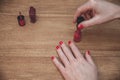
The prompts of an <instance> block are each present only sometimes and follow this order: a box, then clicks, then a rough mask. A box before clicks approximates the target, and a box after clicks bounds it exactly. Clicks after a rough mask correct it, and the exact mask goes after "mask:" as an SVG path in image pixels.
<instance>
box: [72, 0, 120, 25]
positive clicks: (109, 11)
mask: <svg viewBox="0 0 120 80" xmlns="http://www.w3.org/2000/svg"><path fill="white" fill-rule="evenodd" d="M79 16H83V17H84V18H85V21H83V22H82V23H80V24H79V25H78V26H80V25H81V24H82V25H83V26H84V27H89V26H92V25H96V24H101V23H104V22H108V21H110V20H113V19H116V18H120V6H118V5H115V4H113V3H110V2H107V1H105V0H89V1H88V2H86V3H85V4H83V5H82V6H80V7H79V8H78V9H77V11H76V12H75V15H74V21H73V22H74V23H75V22H76V21H77V18H78V17H79Z"/></svg>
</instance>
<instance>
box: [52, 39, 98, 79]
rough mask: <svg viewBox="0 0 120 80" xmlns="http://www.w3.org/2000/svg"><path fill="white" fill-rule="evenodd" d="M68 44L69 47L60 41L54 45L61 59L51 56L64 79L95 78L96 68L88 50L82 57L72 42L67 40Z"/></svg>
mask: <svg viewBox="0 0 120 80" xmlns="http://www.w3.org/2000/svg"><path fill="white" fill-rule="evenodd" d="M68 44H69V48H68V47H67V46H66V45H65V44H64V43H63V42H62V41H61V42H60V45H59V46H57V47H56V50H57V53H58V55H59V57H60V59H61V60H58V59H57V58H56V57H54V56H52V57H51V59H52V61H53V63H54V64H55V66H56V67H57V68H58V69H59V70H60V72H61V74H62V75H63V77H64V78H65V80H97V79H98V78H97V77H98V74H97V68H96V65H95V64H94V62H93V60H92V58H91V56H90V52H89V51H87V52H86V53H85V58H84V57H83V55H82V54H81V53H80V51H79V50H78V48H77V47H76V46H75V44H74V43H73V42H71V41H69V42H68ZM73 55H74V56H73Z"/></svg>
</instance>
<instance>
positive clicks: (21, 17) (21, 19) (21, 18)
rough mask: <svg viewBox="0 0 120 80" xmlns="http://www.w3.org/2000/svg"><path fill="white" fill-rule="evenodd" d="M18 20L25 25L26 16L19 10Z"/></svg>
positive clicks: (21, 24)
mask: <svg viewBox="0 0 120 80" xmlns="http://www.w3.org/2000/svg"><path fill="white" fill-rule="evenodd" d="M17 20H18V24H19V25H20V26H24V25H25V17H24V16H23V15H22V14H21V12H19V16H18V17H17Z"/></svg>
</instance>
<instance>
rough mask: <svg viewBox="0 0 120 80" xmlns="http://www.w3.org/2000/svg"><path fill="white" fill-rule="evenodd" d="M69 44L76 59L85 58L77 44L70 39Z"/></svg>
mask: <svg viewBox="0 0 120 80" xmlns="http://www.w3.org/2000/svg"><path fill="white" fill-rule="evenodd" d="M68 44H69V46H70V48H71V50H72V52H73V54H74V56H75V57H76V59H84V58H83V55H82V54H81V53H80V51H79V49H78V48H77V47H76V45H75V44H74V43H73V42H72V41H68Z"/></svg>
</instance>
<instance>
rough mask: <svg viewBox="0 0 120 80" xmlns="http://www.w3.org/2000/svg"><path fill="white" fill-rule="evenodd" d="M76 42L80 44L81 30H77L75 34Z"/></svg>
mask: <svg viewBox="0 0 120 80" xmlns="http://www.w3.org/2000/svg"><path fill="white" fill-rule="evenodd" d="M74 41H75V42H80V41H81V30H76V31H75V33H74Z"/></svg>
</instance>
